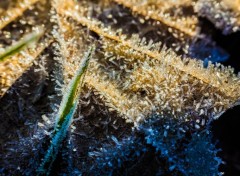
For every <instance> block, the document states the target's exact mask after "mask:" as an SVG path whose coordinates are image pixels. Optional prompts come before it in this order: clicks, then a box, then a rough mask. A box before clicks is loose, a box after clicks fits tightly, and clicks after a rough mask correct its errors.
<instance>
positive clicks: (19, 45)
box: [0, 28, 43, 62]
mask: <svg viewBox="0 0 240 176" xmlns="http://www.w3.org/2000/svg"><path fill="white" fill-rule="evenodd" d="M42 35H43V30H42V29H41V28H40V29H39V30H38V31H34V32H32V33H30V34H28V35H26V36H24V37H23V39H22V40H20V41H18V42H16V43H15V44H13V45H12V46H10V47H8V48H6V49H5V51H3V52H2V53H0V62H2V61H4V60H6V59H7V58H8V57H10V56H12V55H14V54H16V53H18V52H20V51H21V50H22V49H24V48H25V47H27V46H29V45H30V44H31V43H32V42H35V41H37V40H38V39H39V38H40V37H41V36H42Z"/></svg>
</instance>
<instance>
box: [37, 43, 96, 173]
mask: <svg viewBox="0 0 240 176" xmlns="http://www.w3.org/2000/svg"><path fill="white" fill-rule="evenodd" d="M93 51H94V47H91V48H90V49H89V51H88V52H87V53H86V55H85V58H84V59H83V61H82V64H81V65H80V67H79V69H78V70H77V72H76V74H75V76H74V77H73V79H72V80H71V82H70V83H69V85H68V86H67V90H66V93H65V94H64V95H63V99H62V102H61V105H60V108H59V112H58V115H57V121H56V126H55V129H54V132H53V137H52V141H51V144H50V146H49V148H48V150H47V152H46V154H45V156H44V158H43V160H42V163H41V164H40V167H39V168H38V170H37V172H38V175H48V174H49V173H50V170H51V166H52V164H53V162H54V160H55V159H56V157H57V154H58V149H59V147H60V145H61V143H62V141H63V140H64V138H65V136H66V134H67V131H68V128H69V126H70V124H71V121H72V119H73V116H74V113H75V111H76V108H77V105H78V99H79V94H80V92H81V91H80V90H81V87H82V84H83V79H84V73H85V72H86V70H87V67H88V64H89V60H90V58H91V56H92V53H93Z"/></svg>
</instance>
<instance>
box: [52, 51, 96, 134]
mask: <svg viewBox="0 0 240 176" xmlns="http://www.w3.org/2000/svg"><path fill="white" fill-rule="evenodd" d="M94 50H95V49H94V47H91V48H90V49H89V51H88V52H87V53H86V55H85V57H84V59H83V61H82V64H81V65H80V67H79V69H78V70H77V72H76V74H75V76H74V77H73V79H72V80H71V82H70V83H69V86H68V87H67V90H66V91H67V93H66V94H65V95H64V96H63V99H62V102H61V105H60V109H59V113H58V117H57V122H56V127H55V130H57V129H58V128H59V127H60V126H61V124H62V123H63V122H64V120H65V117H66V115H67V114H69V112H70V110H71V108H72V106H73V104H74V103H75V102H76V100H77V99H78V95H79V93H80V90H79V89H81V86H80V87H79V85H80V83H82V81H83V79H82V78H83V75H84V73H85V72H86V69H87V67H88V64H89V60H90V58H91V56H92V53H93V51H94Z"/></svg>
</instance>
